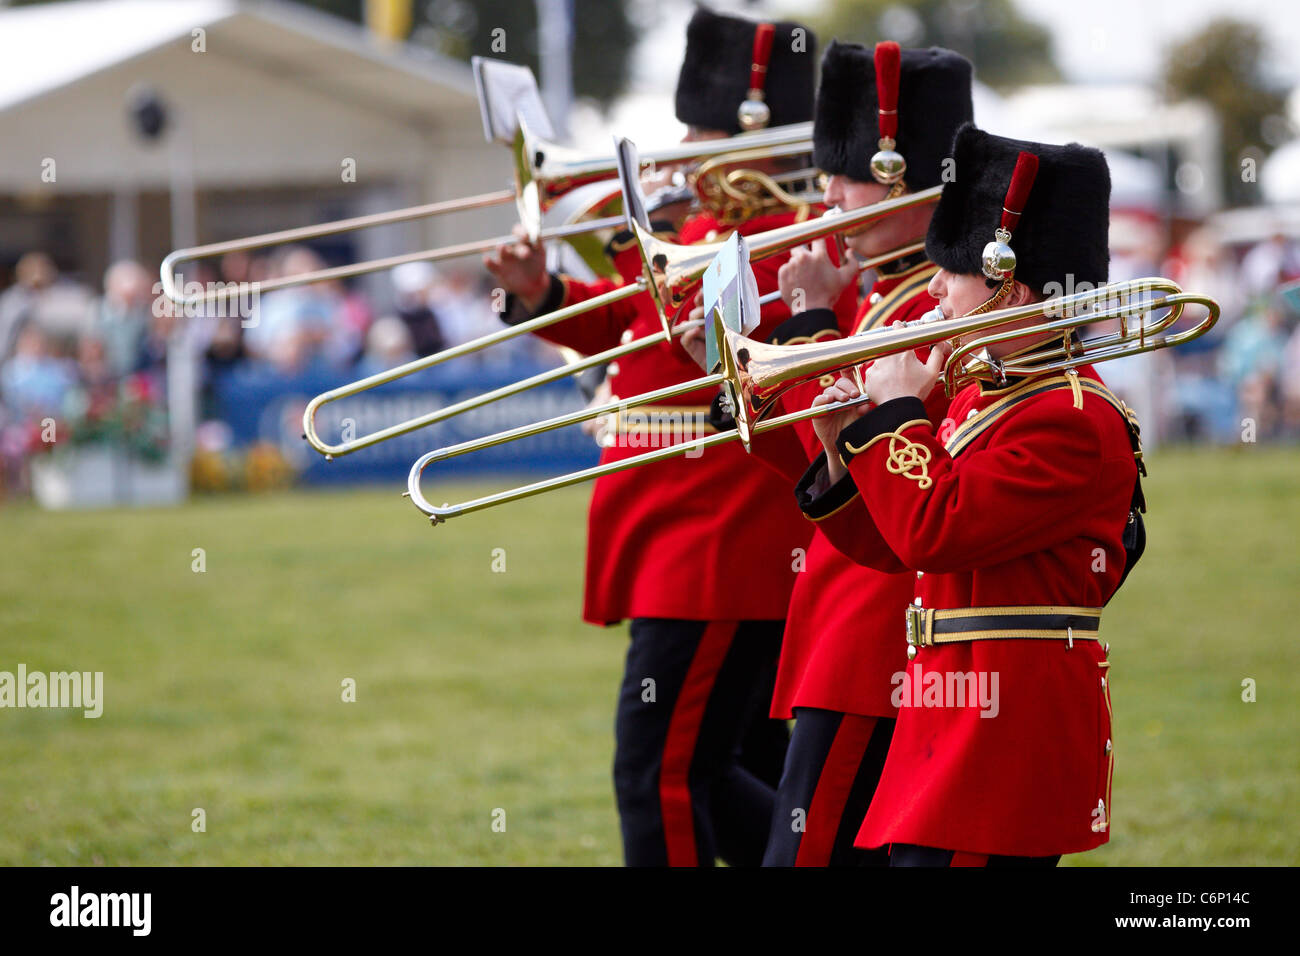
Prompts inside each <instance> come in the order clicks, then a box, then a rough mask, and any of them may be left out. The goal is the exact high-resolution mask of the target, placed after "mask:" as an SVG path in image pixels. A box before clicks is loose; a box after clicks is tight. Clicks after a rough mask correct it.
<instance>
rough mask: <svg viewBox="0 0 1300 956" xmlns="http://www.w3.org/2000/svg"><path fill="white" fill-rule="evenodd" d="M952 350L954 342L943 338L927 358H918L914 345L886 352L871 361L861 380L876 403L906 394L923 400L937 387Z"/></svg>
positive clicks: (905, 395) (882, 402)
mask: <svg viewBox="0 0 1300 956" xmlns="http://www.w3.org/2000/svg"><path fill="white" fill-rule="evenodd" d="M951 353H952V346H950V345H949V344H948V343H947V342H940V343H939V344H938V345H936V346H934V347H933V348H931V349H930V356H929V358H928V359H926V361H925V362H922V361H921V360H920V359H918V358H917V357H916V352H915V351H914V350H912V349H908V350H907V351H906V352H899V353H898V354H897V355H886V356H883V357H881V358H878V359H876V360H875V361H874V362H872V363H871V366H870V367H869V368H868V369H867V370H866V372H865V373H864V375H863V377H862V384H863V385H864V386H866V389H867V394H868V395H870V396H871V400H872V401H873V402H875V403H876V404H877V405H883V404H884V403H885V402H888V401H890V400H892V399H895V398H905V397H907V396H912V397H914V398H919V399H922V400H924V399H925V397H926V396H927V395H929V394H930V392H931V391H933V390H934V386H935V383H936V382H938V381H939V376H940V375H941V374H942V373H943V364H944V362H946V361H947V360H948V356H949V355H950V354H951Z"/></svg>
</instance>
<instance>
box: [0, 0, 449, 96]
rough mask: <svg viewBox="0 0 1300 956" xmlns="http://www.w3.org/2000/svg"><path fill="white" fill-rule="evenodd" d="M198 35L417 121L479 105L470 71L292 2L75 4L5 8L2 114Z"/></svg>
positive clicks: (77, 0)
mask: <svg viewBox="0 0 1300 956" xmlns="http://www.w3.org/2000/svg"><path fill="white" fill-rule="evenodd" d="M199 29H202V30H204V31H205V32H206V34H207V36H206V37H205V44H206V46H207V49H208V50H209V51H211V55H219V56H232V55H233V56H236V57H238V58H239V59H241V60H243V61H244V62H245V64H246V65H247V66H249V67H250V68H256V69H262V70H266V71H269V72H274V73H276V74H277V75H280V76H282V77H284V78H286V79H293V80H296V81H297V82H299V83H304V84H311V85H313V86H316V87H317V88H323V89H324V90H326V91H328V92H330V93H333V94H336V95H338V96H340V97H341V98H344V99H347V100H350V101H352V102H354V103H356V104H358V105H364V104H372V105H374V106H376V107H380V108H382V109H383V110H384V111H385V112H392V111H394V110H397V111H400V112H404V113H406V114H408V115H409V117H410V118H411V119H413V120H417V121H418V120H419V119H421V118H423V119H425V120H427V119H428V118H429V116H430V114H431V113H432V112H433V111H436V110H437V108H438V107H439V106H457V107H459V106H462V105H464V104H465V103H466V102H473V100H474V84H473V78H472V74H471V73H470V70H469V68H468V66H466V65H464V64H462V63H460V62H458V61H454V60H450V59H448V58H446V57H442V56H439V55H438V54H435V53H433V52H432V51H427V50H423V49H421V48H418V47H414V46H410V45H407V44H400V43H385V42H383V41H381V40H379V39H378V38H375V37H373V36H372V35H371V34H370V33H368V32H367V31H365V30H363V29H361V28H359V27H357V26H355V25H354V24H350V23H347V22H345V21H341V20H339V19H338V18H336V17H333V16H330V15H328V14H323V13H320V12H318V11H315V10H311V9H307V8H302V7H298V6H295V5H292V4H290V3H287V2H285V0H71V2H64V3H51V4H41V5H37V6H29V7H17V8H5V9H0V63H4V64H5V68H4V70H3V71H0V113H3V112H4V111H6V110H8V109H11V108H13V107H15V106H18V105H20V104H24V103H28V102H30V101H32V100H36V99H39V98H41V97H44V96H48V95H49V94H51V93H54V92H55V91H58V90H60V89H63V88H65V87H68V86H70V85H72V84H75V83H80V82H85V81H87V80H90V79H92V78H93V77H95V76H96V75H97V74H101V73H103V72H105V71H107V70H110V69H112V68H114V67H117V66H120V65H122V64H125V63H127V62H129V61H131V60H134V59H137V58H140V57H142V56H144V55H146V54H148V53H150V52H152V51H155V50H158V49H159V48H162V47H166V46H170V45H173V44H177V43H178V42H183V43H184V44H185V45H187V46H188V45H189V44H190V43H191V41H192V38H193V36H194V31H195V30H199ZM431 88H435V89H436V92H435V93H433V94H432V95H431Z"/></svg>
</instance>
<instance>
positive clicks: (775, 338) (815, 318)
mask: <svg viewBox="0 0 1300 956" xmlns="http://www.w3.org/2000/svg"><path fill="white" fill-rule="evenodd" d="M827 330H830V331H833V332H834V333H835V336H836V337H838V336H839V334H840V323H839V319H837V318H836V317H835V310H834V309H809V310H807V311H806V312H796V313H795V314H794V315H792V316H790V318H788V319H786V320H785V321H784V322H782V323H781V324H780V325H778V326H777V327H776V328H775V329H774V330H773V331H772V334H771V335H769V336H768V337H767V341H768V342H769V343H771V344H772V345H788V344H789V343H790V341H791V340H792V339H801V340H804V341H808V342H811V341H813V340H814V339H815V338H816V337H817V335H818V334H820V333H822V332H826V331H827ZM824 337H825V338H831V336H824Z"/></svg>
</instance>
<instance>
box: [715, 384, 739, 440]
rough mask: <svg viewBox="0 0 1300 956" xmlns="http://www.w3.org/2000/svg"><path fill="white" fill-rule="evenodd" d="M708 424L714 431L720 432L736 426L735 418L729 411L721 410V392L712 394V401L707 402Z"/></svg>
mask: <svg viewBox="0 0 1300 956" xmlns="http://www.w3.org/2000/svg"><path fill="white" fill-rule="evenodd" d="M709 424H710V425H712V426H713V429H714V430H715V431H720V432H729V431H731V430H732V429H733V428H735V427H736V420H735V419H734V418H732V416H731V413H730V412H724V411H723V410H722V393H721V392H718V394H717V395H715V396H713V401H711V402H709Z"/></svg>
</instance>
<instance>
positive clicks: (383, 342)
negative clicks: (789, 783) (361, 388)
mask: <svg viewBox="0 0 1300 956" xmlns="http://www.w3.org/2000/svg"><path fill="white" fill-rule="evenodd" d="M418 357H419V356H417V355H416V354H415V349H414V348H413V346H412V344H411V330H410V328H409V327H408V326H407V324H406V323H405V322H403V321H402V320H401V319H399V318H398V317H397V316H395V315H386V316H384V317H383V318H380V319H376V320H375V323H374V324H373V325H372V326H370V331H369V332H368V333H367V334H366V353H365V355H363V356H362V358H361V362H360V364H359V366H358V368H357V372H358V374H359V375H362V376H366V375H374V374H376V373H377V372H385V371H387V370H388V369H390V368H395V367H396V366H398V365H405V364H406V363H407V362H412V361H414V360H415V359H416V358H418Z"/></svg>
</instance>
